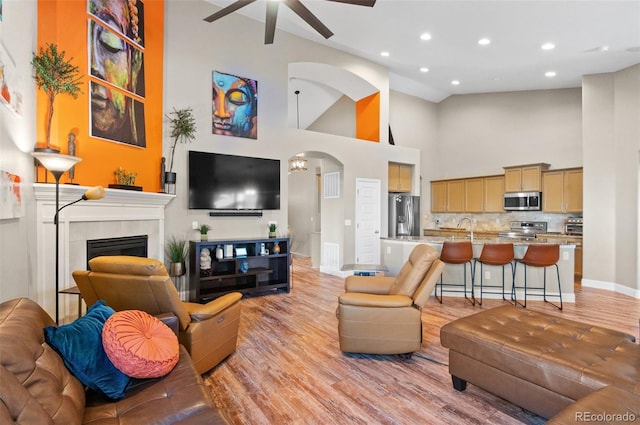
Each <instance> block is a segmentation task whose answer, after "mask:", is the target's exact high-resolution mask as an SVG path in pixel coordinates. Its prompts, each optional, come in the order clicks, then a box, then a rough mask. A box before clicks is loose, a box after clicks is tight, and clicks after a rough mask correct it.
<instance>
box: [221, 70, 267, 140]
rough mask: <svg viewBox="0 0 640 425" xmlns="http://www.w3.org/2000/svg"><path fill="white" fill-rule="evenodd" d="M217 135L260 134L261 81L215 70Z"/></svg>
mask: <svg viewBox="0 0 640 425" xmlns="http://www.w3.org/2000/svg"><path fill="white" fill-rule="evenodd" d="M212 105H213V116H212V124H213V134H220V135H224V136H236V137H246V138H249V139H257V137H258V82H257V81H255V80H251V79H249V78H243V77H238V76H236V75H232V74H226V73H223V72H218V71H213V100H212Z"/></svg>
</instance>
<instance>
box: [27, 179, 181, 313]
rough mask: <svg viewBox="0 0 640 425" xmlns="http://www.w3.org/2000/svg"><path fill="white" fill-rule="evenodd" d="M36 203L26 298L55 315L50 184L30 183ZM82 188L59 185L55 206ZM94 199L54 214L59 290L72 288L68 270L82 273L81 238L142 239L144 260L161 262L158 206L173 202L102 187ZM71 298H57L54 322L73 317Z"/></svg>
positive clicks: (83, 252) (84, 249)
mask: <svg viewBox="0 0 640 425" xmlns="http://www.w3.org/2000/svg"><path fill="white" fill-rule="evenodd" d="M33 189H34V196H35V200H36V217H35V223H36V247H37V252H36V258H35V264H36V268H37V276H36V288H35V291H36V294H35V295H34V296H32V298H35V299H36V300H37V301H38V303H39V304H40V305H41V306H43V307H44V309H45V310H46V311H47V313H49V314H50V315H51V316H52V317H54V316H55V296H56V294H55V280H54V273H55V226H54V225H53V217H54V215H55V202H56V192H55V185H54V184H47V183H34V184H33ZM87 189H88V187H85V186H75V185H64V184H61V185H60V206H63V205H66V204H68V203H69V202H73V201H75V200H77V199H79V198H81V197H82V195H83V194H84V192H85V191H86V190H87ZM105 193H106V196H105V197H104V198H102V199H100V200H96V201H81V202H78V203H77V204H74V205H71V206H69V207H67V208H65V209H63V210H62V211H61V212H60V219H59V224H60V229H59V232H60V239H59V250H60V280H59V282H60V290H63V289H65V288H69V287H72V286H75V282H74V281H73V278H72V277H71V272H73V271H74V270H85V269H86V267H87V266H86V265H87V240H92V239H104V238H117V237H124V236H138V235H147V236H148V237H149V240H148V256H149V257H150V258H157V259H159V260H160V261H164V240H165V236H164V208H165V206H166V205H167V204H168V203H169V202H170V201H171V200H172V199H173V198H175V196H174V195H168V194H165V193H150V192H139V191H129V190H119V189H105ZM77 302H78V300H77V298H76V297H75V296H69V295H64V294H62V295H60V323H67V322H69V321H71V320H74V319H75V317H76V316H77Z"/></svg>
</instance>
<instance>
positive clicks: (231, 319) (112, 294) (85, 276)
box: [73, 256, 242, 373]
mask: <svg viewBox="0 0 640 425" xmlns="http://www.w3.org/2000/svg"><path fill="white" fill-rule="evenodd" d="M89 268H90V269H91V270H90V271H87V270H81V271H75V272H73V279H74V280H75V281H76V283H77V285H78V288H80V292H81V294H82V297H83V298H84V300H85V302H86V303H87V306H91V305H93V304H94V303H95V302H96V301H98V300H104V301H105V302H106V304H107V305H108V306H109V307H111V308H113V309H114V310H116V311H120V310H142V311H146V312H147V313H149V314H151V315H158V314H162V313H173V314H175V315H176V316H177V317H178V322H179V328H180V331H179V334H178V340H179V341H180V344H182V345H184V346H185V347H186V348H187V350H188V351H189V354H190V355H191V358H192V359H193V362H194V364H195V366H196V370H197V371H198V372H199V373H204V372H207V371H208V370H210V369H212V368H213V367H215V366H216V365H217V364H218V363H220V362H221V361H222V360H223V359H224V358H226V357H227V356H229V355H230V354H231V353H233V352H234V351H235V349H236V343H237V339H238V327H239V325H240V299H241V298H242V294H240V293H239V292H234V293H231V294H226V295H224V296H222V297H220V298H217V299H215V300H213V301H211V302H209V303H207V304H197V303H189V302H183V301H182V300H180V296H179V295H178V291H177V289H176V287H175V285H174V284H173V282H172V281H171V277H170V276H169V274H168V273H167V270H166V269H165V267H164V264H162V263H161V262H160V261H158V260H154V259H151V258H142V257H130V256H104V257H96V258H93V259H91V260H89Z"/></svg>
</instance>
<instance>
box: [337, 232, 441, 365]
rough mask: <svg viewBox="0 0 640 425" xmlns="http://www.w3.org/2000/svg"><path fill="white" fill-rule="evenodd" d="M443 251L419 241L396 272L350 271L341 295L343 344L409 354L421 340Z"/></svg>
mask: <svg viewBox="0 0 640 425" xmlns="http://www.w3.org/2000/svg"><path fill="white" fill-rule="evenodd" d="M438 257H439V254H438V251H437V250H436V249H434V248H432V247H430V246H428V245H424V244H421V245H417V246H416V247H415V248H414V249H413V251H412V252H411V254H410V255H409V259H408V260H407V262H406V263H405V264H404V265H403V266H402V269H400V272H399V273H398V275H397V276H395V277H390V276H375V277H368V276H349V277H347V279H346V281H345V293H343V294H342V295H340V297H339V299H338V302H339V304H338V311H337V315H338V334H339V336H340V350H341V351H343V352H347V353H368V354H407V355H410V354H411V353H413V352H415V351H418V350H420V345H421V344H422V320H421V315H422V307H423V306H424V304H425V303H426V302H427V299H429V296H430V295H431V293H432V292H433V289H434V287H435V285H436V282H437V280H438V278H439V277H440V275H441V274H442V271H443V270H444V263H443V262H442V261H440V259H439V258H438Z"/></svg>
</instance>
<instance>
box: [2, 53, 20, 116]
mask: <svg viewBox="0 0 640 425" xmlns="http://www.w3.org/2000/svg"><path fill="white" fill-rule="evenodd" d="M19 78H20V77H19V75H18V73H17V72H16V65H15V63H14V62H13V59H11V56H10V55H9V52H7V49H6V48H5V47H4V45H3V44H2V43H0V103H2V104H4V105H5V106H6V107H7V109H9V110H10V111H11V112H13V113H14V114H15V115H16V116H18V117H21V116H22V93H21V92H20V91H19V90H18V80H19Z"/></svg>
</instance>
